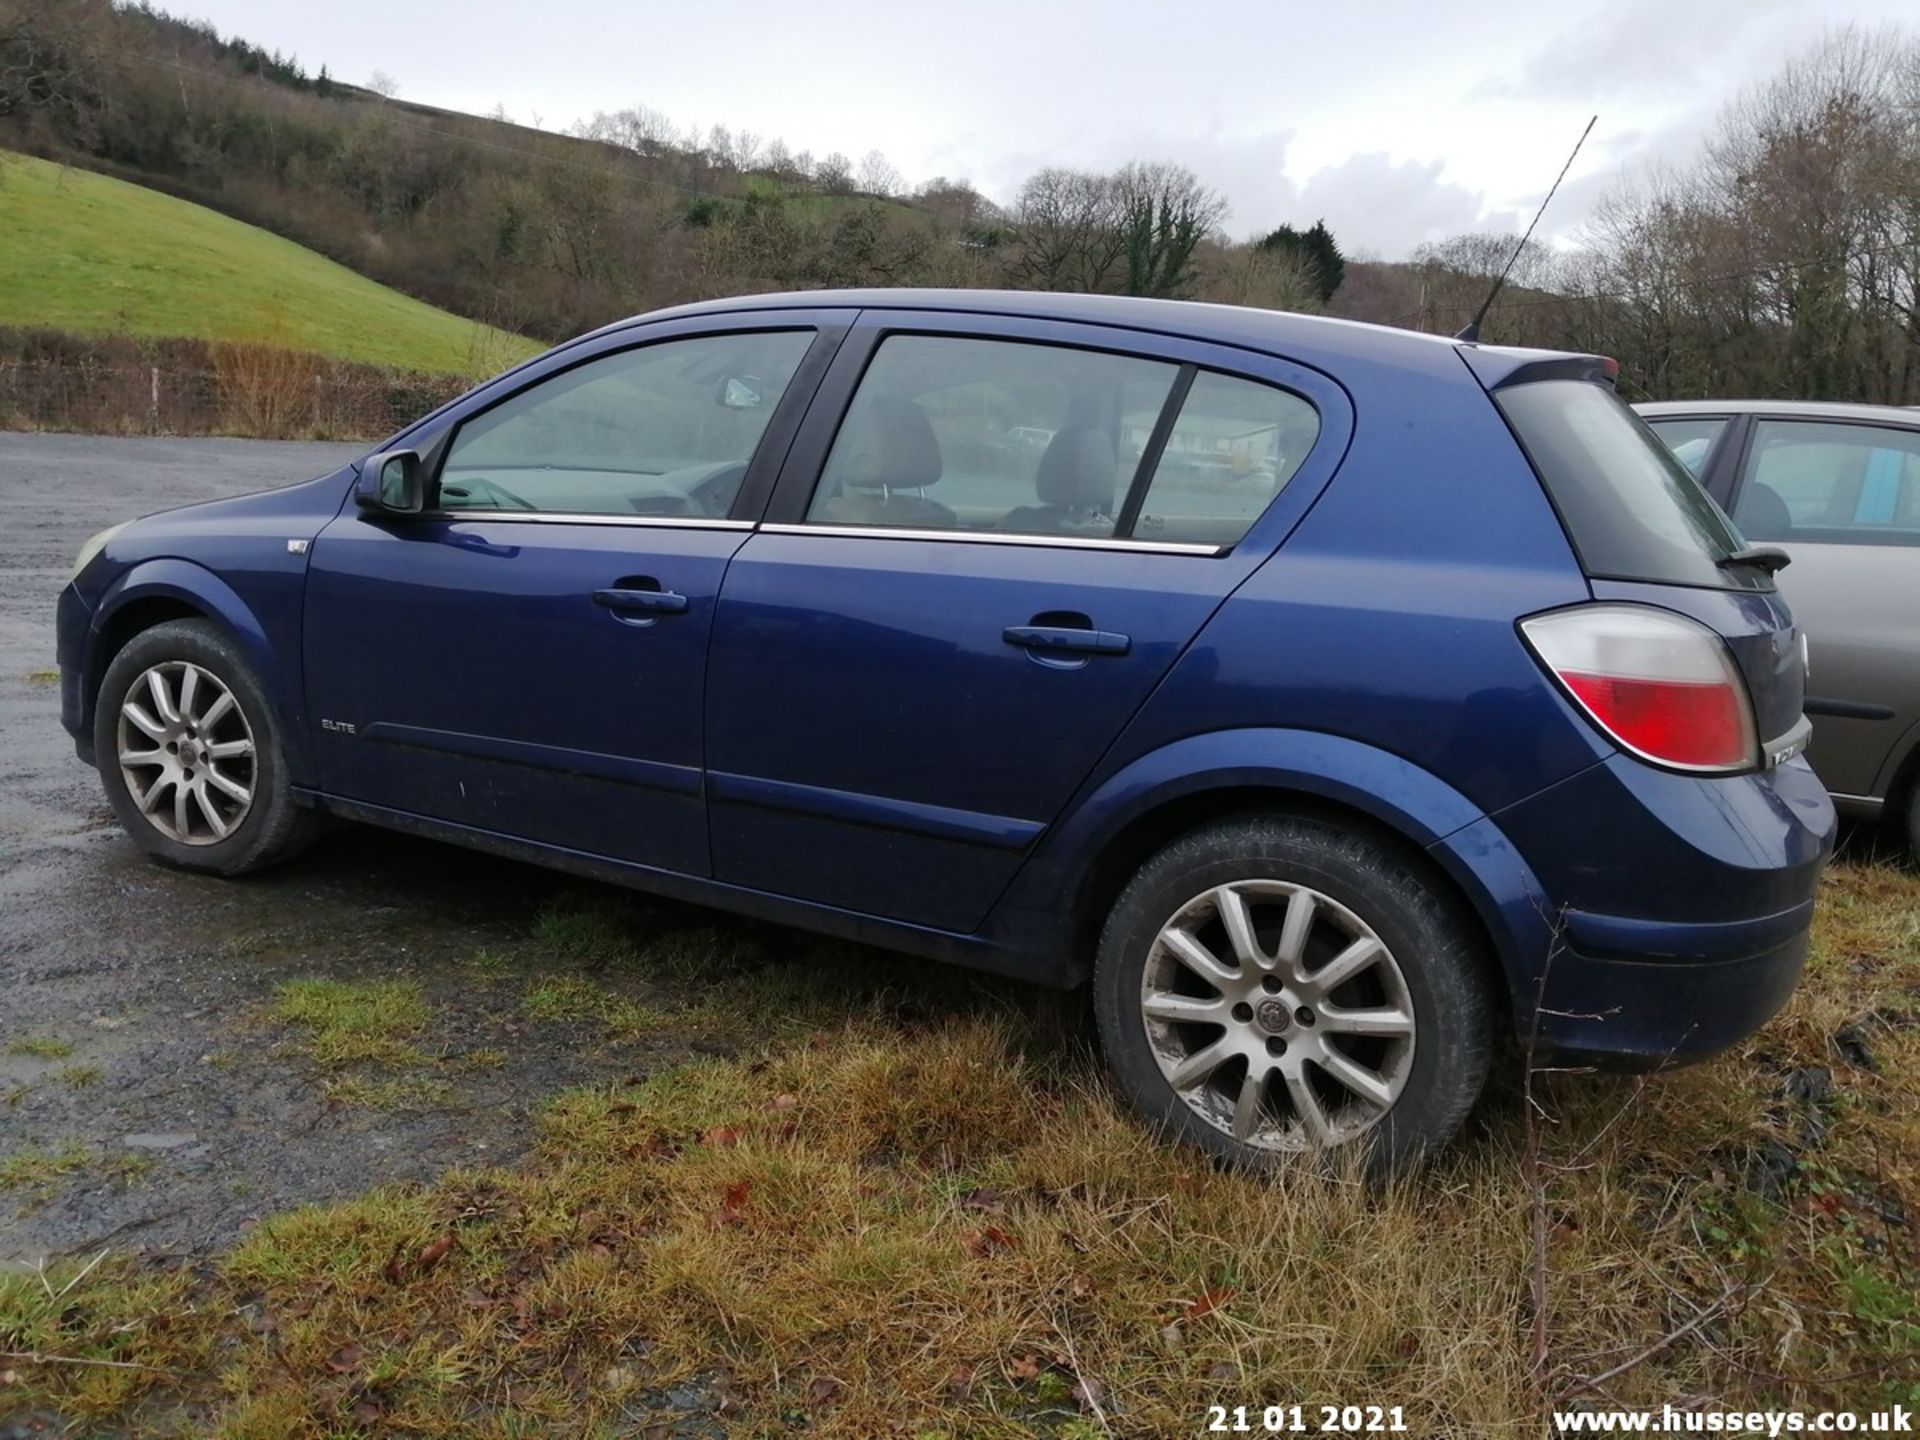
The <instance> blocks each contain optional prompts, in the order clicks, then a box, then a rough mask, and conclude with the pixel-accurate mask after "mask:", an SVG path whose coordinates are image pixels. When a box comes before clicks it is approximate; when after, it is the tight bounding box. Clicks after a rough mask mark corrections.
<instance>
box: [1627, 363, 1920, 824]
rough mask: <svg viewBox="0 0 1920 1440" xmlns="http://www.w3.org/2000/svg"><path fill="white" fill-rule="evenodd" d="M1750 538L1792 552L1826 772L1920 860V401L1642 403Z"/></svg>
mask: <svg viewBox="0 0 1920 1440" xmlns="http://www.w3.org/2000/svg"><path fill="white" fill-rule="evenodd" d="M1635 408H1636V409H1637V410H1639V412H1640V414H1641V416H1642V417H1643V418H1644V419H1645V420H1646V422H1647V423H1648V424H1649V425H1651V426H1652V427H1653V429H1654V431H1655V433H1656V434H1658V435H1659V436H1660V438H1661V439H1662V440H1664V441H1666V442H1667V444H1668V445H1669V446H1670V447H1671V448H1672V450H1673V452H1674V453H1675V454H1676V455H1678V456H1679V457H1680V459H1681V460H1682V461H1684V462H1685V463H1686V465H1687V467H1688V468H1689V469H1691V470H1692V471H1693V473H1694V474H1695V475H1697V476H1699V477H1700V479H1701V481H1702V482H1703V483H1704V484H1705V485H1706V487H1707V489H1708V490H1709V491H1710V492H1711V493H1712V495H1713V497H1714V499H1716V500H1718V501H1719V502H1720V504H1721V505H1722V506H1723V507H1724V508H1725V509H1726V510H1727V511H1728V512H1730V513H1731V514H1732V516H1733V518H1734V520H1735V522H1736V523H1737V524H1738V525H1739V527H1740V529H1741V530H1742V531H1743V532H1744V533H1745V535H1746V537H1747V538H1748V539H1749V540H1752V541H1755V542H1757V543H1767V544H1774V545H1778V546H1780V547H1781V548H1782V549H1784V550H1785V551H1787V553H1788V555H1789V556H1791V558H1792V565H1791V566H1790V567H1789V568H1788V569H1787V570H1786V571H1784V572H1783V573H1782V574H1781V576H1780V580H1779V584H1780V589H1781V592H1782V593H1783V594H1784V595H1785V596H1786V598H1787V600H1788V601H1789V602H1790V603H1791V604H1792V606H1793V611H1794V616H1795V618H1796V619H1797V620H1798V621H1799V623H1800V627H1801V630H1802V632H1803V633H1804V634H1805V635H1806V636H1807V637H1808V640H1809V644H1810V648H1811V651H1812V669H1811V673H1810V674H1809V675H1808V677H1807V702H1806V710H1807V714H1808V715H1810V716H1812V717H1813V744H1812V747H1811V748H1810V750H1809V751H1808V755H1809V758H1811V760H1812V761H1813V767H1814V769H1815V770H1816V771H1818V772H1819V775H1820V778H1821V779H1822V780H1824V781H1825V782H1826V786H1827V789H1829V790H1830V791H1832V792H1833V799H1834V803H1835V805H1836V806H1838V807H1839V809H1840V810H1841V812H1842V813H1843V814H1850V815H1855V816H1858V817H1861V818H1864V819H1872V818H1875V817H1881V816H1884V817H1885V818H1887V819H1890V820H1893V821H1895V822H1897V823H1899V824H1900V825H1901V826H1903V827H1904V829H1905V831H1906V834H1907V837H1908V840H1909V841H1910V842H1911V844H1912V846H1913V849H1914V852H1915V853H1916V854H1920V409H1906V410H1902V409H1895V408H1893V407H1890V406H1883V405H1827V404H1813V403H1809V402H1796V401H1786V400H1725V401H1708V400H1685V401H1681V400H1674V401H1665V402H1662V403H1659V404H1649V405H1639V406H1636V407H1635Z"/></svg>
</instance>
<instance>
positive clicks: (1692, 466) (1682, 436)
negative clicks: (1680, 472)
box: [1647, 415, 1727, 477]
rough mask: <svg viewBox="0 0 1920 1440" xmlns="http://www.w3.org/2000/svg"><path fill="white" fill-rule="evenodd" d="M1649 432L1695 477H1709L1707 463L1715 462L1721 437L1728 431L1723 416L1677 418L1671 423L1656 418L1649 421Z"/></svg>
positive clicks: (1671, 420) (1668, 420)
mask: <svg viewBox="0 0 1920 1440" xmlns="http://www.w3.org/2000/svg"><path fill="white" fill-rule="evenodd" d="M1647 428H1648V429H1650V430H1652V431H1653V433H1654V434H1656V435H1658V436H1659V437H1660V438H1661V439H1662V440H1664V441H1666V444H1667V448H1668V449H1669V450H1671V451H1673V453H1674V456H1675V458H1677V459H1678V460H1679V461H1680V463H1681V464H1682V465H1684V466H1686V467H1687V469H1689V470H1691V471H1692V472H1693V473H1694V475H1695V476H1696V477H1697V476H1701V475H1704V474H1706V473H1707V461H1709V460H1711V459H1712V458H1713V450H1714V447H1715V446H1716V445H1718V444H1719V443H1720V436H1721V435H1722V433H1724V432H1725V430H1726V428H1727V422H1726V418H1725V417H1724V416H1719V415H1715V416H1710V417H1705V418H1699V419H1696V418H1694V417H1693V416H1684V417H1683V416H1674V417H1673V418H1671V419H1663V418H1660V417H1653V418H1650V419H1649V420H1648V421H1647Z"/></svg>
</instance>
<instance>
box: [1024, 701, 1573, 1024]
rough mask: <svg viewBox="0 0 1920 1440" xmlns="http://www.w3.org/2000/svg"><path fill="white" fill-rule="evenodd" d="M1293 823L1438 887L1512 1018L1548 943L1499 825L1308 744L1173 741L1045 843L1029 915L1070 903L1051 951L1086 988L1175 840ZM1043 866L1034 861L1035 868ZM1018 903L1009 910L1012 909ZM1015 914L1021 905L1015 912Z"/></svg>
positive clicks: (1260, 739)
mask: <svg viewBox="0 0 1920 1440" xmlns="http://www.w3.org/2000/svg"><path fill="white" fill-rule="evenodd" d="M1273 814H1289V815H1301V816H1307V817H1313V818H1319V819H1323V820H1327V821H1330V822H1333V823H1337V824H1340V825H1343V826H1346V827H1348V828H1351V829H1356V830H1359V831H1361V832H1362V833H1364V834H1366V835H1368V836H1369V837H1370V838H1372V839H1374V840H1375V841H1376V842H1377V843H1379V844H1381V845H1382V846H1383V847H1385V848H1387V849H1389V850H1391V851H1393V852H1394V853H1395V854H1397V855H1399V856H1400V857H1401V858H1402V859H1403V860H1405V861H1406V862H1407V864H1408V865H1409V866H1410V867H1411V868H1413V869H1415V870H1416V871H1418V872H1420V873H1422V874H1425V875H1427V876H1429V877H1430V878H1431V879H1432V880H1433V881H1434V883H1435V886H1436V889H1438V890H1439V892H1440V893H1442V894H1443V895H1444V896H1446V897H1447V898H1448V899H1449V900H1450V901H1451V902H1452V903H1454V904H1455V905H1457V906H1458V907H1459V909H1460V912H1461V914H1462V915H1463V917H1464V918H1465V920H1466V921H1467V922H1468V923H1469V924H1470V925H1471V926H1472V927H1473V929H1474V931H1475V932H1476V934H1477V936H1478V937H1480V938H1481V939H1483V940H1484V942H1485V944H1484V952H1485V955H1486V958H1487V961H1488V965H1489V971H1488V979H1489V981H1490V983H1492V984H1494V985H1495V987H1496V989H1495V993H1496V995H1497V996H1505V997H1506V998H1507V999H1508V1001H1509V1003H1510V1004H1514V1008H1515V1009H1516V1010H1517V1009H1518V1008H1520V1007H1519V1006H1518V1004H1517V1003H1514V1002H1516V1001H1517V999H1518V997H1519V996H1521V995H1522V994H1530V993H1531V992H1530V991H1527V990H1525V988H1524V987H1525V986H1526V984H1527V983H1528V982H1529V981H1530V980H1531V979H1532V978H1534V977H1537V974H1538V968H1539V965H1540V964H1541V963H1542V962H1543V961H1544V959H1545V955H1546V953H1547V950H1548V948H1549V946H1550V944H1551V939H1552V925H1551V920H1550V918H1549V917H1550V910H1549V908H1548V906H1547V902H1546V900H1545V897H1544V895H1543V894H1542V892H1541V889H1540V886H1539V884H1538V881H1537V880H1536V879H1535V878H1534V876H1533V875H1532V872H1531V871H1530V870H1529V869H1528V868H1527V867H1526V865H1525V863H1524V861H1522V860H1521V858H1520V857H1519V855H1518V854H1517V853H1516V852H1515V851H1514V850H1513V849H1512V847H1511V845H1509V844H1508V843H1507V842H1506V840H1505V837H1504V836H1502V835H1501V834H1500V833H1499V830H1498V828H1497V826H1496V825H1495V824H1494V822H1493V821H1492V820H1490V819H1488V818H1487V817H1486V816H1485V814H1484V813H1483V812H1482V811H1481V810H1480V809H1479V808H1478V807H1477V806H1475V805H1474V804H1473V803H1472V802H1471V801H1469V800H1468V799H1467V798H1466V797H1465V796H1463V795H1461V794H1460V793H1459V792H1458V791H1456V790H1454V789H1453V788H1452V787H1451V786H1449V785H1447V784H1446V783H1445V782H1444V781H1442V780H1440V779H1439V778H1438V777H1436V776H1433V775H1431V774H1429V773H1428V772H1426V771H1424V770H1422V769H1420V768H1419V767H1417V766H1415V765H1413V764H1411V763H1410V762H1408V761H1406V760H1403V759H1401V758H1400V757H1398V756H1395V755H1392V754H1389V753H1388V752H1385V751H1382V750H1379V749H1376V748H1374V747H1372V746H1368V745H1364V744H1361V743H1359V742H1357V741H1351V740H1346V739H1343V738H1341V737H1338V736H1331V735H1324V734H1319V733H1317V732H1309V731H1287V730H1242V731H1232V732H1225V733H1224V734H1218V735H1210V736H1196V737H1191V738H1189V739H1187V740H1182V741H1178V742H1175V743H1174V744H1173V745H1170V746H1167V747H1165V748H1164V749H1163V750H1159V751H1155V752H1152V753H1151V754H1149V755H1147V756H1144V757H1141V758H1140V759H1138V760H1136V761H1134V762H1132V763H1131V764H1129V765H1128V766H1126V767H1125V768H1124V769H1122V770H1121V771H1119V772H1118V773H1117V774H1115V775H1114V776H1112V777H1111V778H1110V779H1108V780H1107V781H1105V782H1104V783H1103V784H1101V785H1100V786H1099V787H1098V788H1097V789H1096V790H1095V791H1094V792H1093V793H1092V794H1091V795H1089V796H1087V797H1086V798H1085V799H1084V800H1083V801H1082V802H1081V804H1080V805H1079V806H1078V807H1077V808H1076V809H1075V811H1074V812H1073V813H1072V815H1071V816H1070V817H1069V818H1068V819H1067V820H1066V821H1064V822H1063V823H1062V825H1061V826H1060V827H1059V828H1058V830H1057V832H1056V833H1055V834H1054V835H1053V836H1050V842H1052V843H1049V845H1048V847H1047V848H1048V853H1049V855H1051V856H1059V857H1068V856H1079V857H1085V858H1084V859H1082V860H1080V861H1079V863H1068V862H1066V861H1065V860H1062V861H1060V862H1059V863H1049V864H1036V865H1035V866H1033V867H1031V870H1030V877H1031V878H1030V879H1029V878H1028V877H1023V879H1024V880H1027V883H1026V884H1025V885H1023V886H1021V887H1020V888H1021V889H1022V891H1023V893H1024V894H1026V895H1028V896H1031V897H1032V900H1031V901H1030V902H1029V903H1030V904H1031V905H1032V907H1033V908H1034V909H1040V908H1042V907H1044V905H1045V897H1046V896H1047V895H1048V894H1049V893H1050V894H1052V895H1054V896H1056V897H1057V896H1059V895H1061V894H1065V895H1067V896H1069V897H1071V898H1070V903H1069V904H1068V905H1067V906H1065V907H1058V904H1057V900H1056V902H1055V908H1056V913H1061V910H1062V909H1064V914H1063V915H1062V918H1061V920H1060V921H1059V927H1060V928H1059V929H1058V930H1057V932H1056V934H1055V936H1054V938H1053V944H1052V946H1051V947H1050V948H1053V950H1054V953H1055V954H1058V953H1061V952H1062V951H1064V952H1065V953H1067V954H1069V955H1072V956H1073V957H1075V961H1076V967H1077V969H1078V973H1079V974H1080V976H1081V977H1082V978H1083V977H1084V973H1085V960H1086V957H1088V956H1090V955H1091V954H1092V953H1093V948H1094V944H1095V943H1096V942H1097V939H1098V934H1099V930H1100V927H1101V925H1102V924H1103V923H1104V921H1105V916H1106V914H1107V912H1108V911H1109V910H1110V909H1111V908H1112V904H1113V901H1114V900H1115V899H1116V898H1117V897H1118V895H1119V893H1120V891H1121V889H1122V888H1124V886H1125V885H1126V883H1127V880H1128V879H1129V878H1130V877H1131V876H1132V875H1133V873H1134V872H1135V871H1136V870H1137V869H1138V868H1139V866H1140V865H1141V864H1142V863H1143V862H1144V861H1145V860H1146V859H1147V857H1148V856H1150V855H1152V854H1153V853H1154V852H1155V851H1157V850H1159V849H1160V848H1162V847H1163V846H1165V845H1166V844H1168V843H1170V842H1171V841H1172V840H1174V839H1175V838H1177V837H1178V836H1180V835H1184V834H1188V833H1190V832H1191V831H1193V830H1195V829H1198V828H1200V827H1202V826H1205V825H1209V824H1213V823H1216V822H1218V821H1221V820H1226V819H1232V818H1235V817H1239V816H1251V815H1273ZM1039 859H1040V857H1039V856H1036V861H1038V860H1039ZM1009 898H1010V899H1011V898H1013V897H1009ZM1016 903H1017V902H1016Z"/></svg>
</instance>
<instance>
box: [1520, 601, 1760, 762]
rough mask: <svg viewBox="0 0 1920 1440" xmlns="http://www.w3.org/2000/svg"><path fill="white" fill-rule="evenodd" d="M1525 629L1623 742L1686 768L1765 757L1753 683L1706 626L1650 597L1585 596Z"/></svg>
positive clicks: (1526, 623)
mask: <svg viewBox="0 0 1920 1440" xmlns="http://www.w3.org/2000/svg"><path fill="white" fill-rule="evenodd" d="M1520 630H1521V633H1522V634H1523V635H1524V636H1525V637H1526V639H1527V643H1528V644H1529V645H1531V646H1532V647H1533V652H1534V654H1535V655H1536V656H1538V657H1539V659H1540V663H1541V664H1543V665H1545V666H1546V667H1547V669H1548V670H1549V671H1551V672H1552V674H1553V676H1554V678H1555V679H1557V680H1558V681H1559V682H1560V684H1561V685H1562V686H1563V687H1565V689H1566V691H1567V693H1568V694H1569V695H1570V696H1572V697H1573V699H1574V701H1575V702H1576V703H1577V704H1578V705H1579V706H1580V708H1581V709H1582V710H1584V711H1586V713H1587V715H1588V716H1589V717H1590V718H1591V719H1592V720H1593V722H1594V723H1595V724H1596V725H1598V726H1599V727H1600V729H1601V730H1602V731H1603V732H1604V733H1605V734H1606V735H1607V736H1608V738H1610V739H1612V740H1613V741H1614V742H1615V743H1616V744H1618V745H1620V746H1621V748H1623V749H1625V750H1629V751H1631V752H1632V753H1634V754H1636V755H1638V756H1640V757H1641V758H1643V759H1646V760H1651V761H1653V762H1654V763H1655V764H1659V765H1669V766H1672V767H1674V768H1675V769H1681V770H1701V771H1713V772H1720V773H1724V772H1731V771H1736V770H1750V769H1752V768H1754V767H1755V766H1757V765H1758V764H1759V763H1760V746H1759V742H1758V740H1757V738H1756V733H1757V732H1756V731H1755V728H1754V722H1753V703H1752V701H1751V700H1750V699H1749V697H1748V695H1747V689H1746V685H1745V684H1744V683H1743V682H1742V681H1741V679H1740V672H1739V670H1738V668H1737V667H1736V666H1735V665H1734V661H1733V656H1732V655H1731V654H1730V653H1728V650H1727V646H1726V642H1725V641H1723V640H1722V639H1721V638H1720V637H1719V636H1718V635H1716V634H1715V633H1714V632H1713V631H1711V630H1709V629H1708V628H1707V627H1706V626H1704V625H1701V624H1699V623H1697V622H1696V621H1693V620H1689V619H1687V618H1686V617H1685V616H1681V615H1676V614H1674V613H1672V612H1671V611H1668V610H1657V609H1654V608H1653V607H1652V606H1647V605H1582V606H1576V607H1575V608H1573V609H1569V610H1555V611H1552V612H1551V613H1549V614H1546V615H1536V616H1534V617H1533V618H1532V619H1530V620H1523V621H1521V622H1520Z"/></svg>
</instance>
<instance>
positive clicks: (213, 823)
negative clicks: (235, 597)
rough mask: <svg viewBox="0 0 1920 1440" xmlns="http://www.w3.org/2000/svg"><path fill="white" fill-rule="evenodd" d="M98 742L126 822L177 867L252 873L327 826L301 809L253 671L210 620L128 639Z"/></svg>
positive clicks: (109, 682)
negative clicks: (323, 825)
mask: <svg viewBox="0 0 1920 1440" xmlns="http://www.w3.org/2000/svg"><path fill="white" fill-rule="evenodd" d="M93 738H94V754H95V756H96V757H97V763H98V765H99V769H100V777H101V780H102V781H103V782H104V784H105V786H106V791H107V798H108V800H109V801H111V802H112V804H113V809H114V813H115V814H116V815H117V816H118V817H119V820H120V824H121V825H122V826H123V827H124V828H125V829H126V831H127V833H128V834H129V835H131V836H132V837H133V838H134V840H135V841H137V842H138V843H139V844H140V845H141V847H142V848H144V849H145V850H146V851H147V852H148V853H149V854H151V855H153V856H155V857H156V858H157V859H160V860H163V861H165V862H166V863H168V864H170V865H177V866H179V867H180V868H182V869H186V870H201V871H207V872H210V873H212V874H216V875H244V874H247V873H249V872H251V871H254V870H262V869H265V868H266V867H267V866H270V865H277V864H279V863H280V862H281V861H284V860H289V859H291V858H292V857H293V856H295V855H297V854H298V853H299V852H300V851H301V850H303V849H305V848H306V846H307V845H308V844H310V843H311V842H312V840H313V838H314V836H315V835H316V834H317V833H318V832H319V830H320V829H321V827H322V824H323V821H322V818H321V817H320V816H319V815H318V814H317V813H315V812H314V811H312V810H308V809H303V808H302V807H301V806H299V805H297V804H295V803H294V799H293V794H292V790H291V788H290V786H289V784H288V780H287V766H286V758H285V751H284V749H283V747H282V745H281V739H280V729H279V722H278V720H277V719H276V717H275V716H274V713H273V707H272V706H271V705H269V704H268V703H267V698H266V693H265V692H264V691H263V690H262V689H261V686H260V682H259V680H258V679H257V678H256V677H255V675H254V673H253V669H252V667H251V666H249V665H248V664H247V662H246V660H245V658H244V657H243V656H242V655H241V653H240V650H239V647H238V646H236V645H235V644H234V643H233V641H232V640H231V639H229V638H228V637H227V636H226V635H225V634H224V633H223V632H222V631H221V630H220V629H219V628H218V627H216V626H215V625H213V624H211V623H209V622H207V621H204V620H169V621H167V622H166V623H164V624H161V625H156V626H154V627H153V628H152V629H150V630H143V631H141V632H140V633H139V634H138V635H136V636H134V638H133V639H132V640H130V641H128V642H127V644H126V646H125V647H124V648H123V649H122V650H121V651H120V653H119V654H118V655H116V656H114V658H113V662H112V664H110V665H109V666H108V667H107V673H106V676H105V678H104V679H103V680H102V681H101V684H100V694H99V697H98V700H97V703H96V705H95V707H94V724H93Z"/></svg>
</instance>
